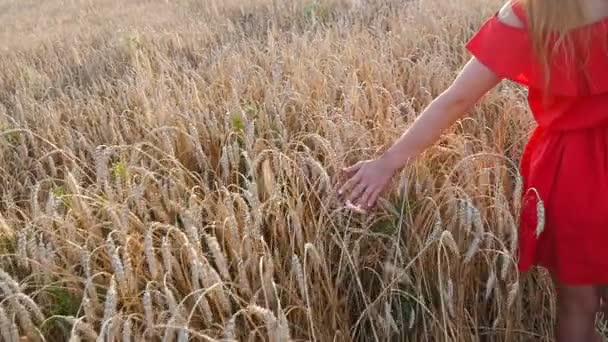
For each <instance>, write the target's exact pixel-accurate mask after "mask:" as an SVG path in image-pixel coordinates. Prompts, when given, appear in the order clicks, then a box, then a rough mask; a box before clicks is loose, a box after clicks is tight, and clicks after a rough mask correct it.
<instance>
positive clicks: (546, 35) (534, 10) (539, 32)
mask: <svg viewBox="0 0 608 342" xmlns="http://www.w3.org/2000/svg"><path fill="white" fill-rule="evenodd" d="M515 1H520V2H521V3H522V4H523V6H524V8H525V10H526V14H527V20H528V30H529V32H530V36H531V38H532V46H533V49H534V52H535V53H536V56H537V58H538V61H539V63H540V65H541V66H542V67H543V70H544V75H543V76H544V80H545V86H548V84H549V79H550V77H551V75H550V70H551V65H552V62H553V58H554V56H555V55H556V54H557V53H558V52H560V53H565V56H566V58H567V62H568V63H574V64H576V65H575V67H577V68H582V67H583V65H584V63H585V60H586V57H585V56H583V55H581V53H584V51H582V50H586V49H580V47H581V45H579V44H581V43H583V44H584V43H589V41H588V40H586V38H587V37H588V36H589V35H588V34H586V32H584V31H585V30H582V31H581V30H578V28H579V27H581V26H583V25H584V24H585V23H586V18H585V15H584V12H583V8H582V5H581V3H580V0H515Z"/></svg>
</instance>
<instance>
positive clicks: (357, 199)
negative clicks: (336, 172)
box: [338, 158, 396, 208]
mask: <svg viewBox="0 0 608 342" xmlns="http://www.w3.org/2000/svg"><path fill="white" fill-rule="evenodd" d="M343 171H344V173H345V175H346V177H348V180H347V181H346V182H344V184H343V185H342V186H341V187H340V190H338V194H339V195H340V196H342V197H343V198H346V201H347V202H350V203H352V204H354V205H355V206H357V207H359V208H371V207H373V206H374V205H375V204H376V200H377V199H378V196H379V195H380V193H381V192H382V190H384V188H385V187H386V185H387V184H388V183H389V181H390V180H391V178H392V177H393V175H394V174H395V171H396V170H395V169H394V168H393V167H391V166H390V165H389V164H388V162H387V161H386V160H385V159H382V158H380V159H371V160H365V161H360V162H358V163H356V164H355V165H353V166H351V167H348V168H345V169H343Z"/></svg>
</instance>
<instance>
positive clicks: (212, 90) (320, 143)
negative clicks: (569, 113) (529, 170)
mask: <svg viewBox="0 0 608 342" xmlns="http://www.w3.org/2000/svg"><path fill="white" fill-rule="evenodd" d="M498 6H499V3H498V2H497V1H489V2H488V1H484V0H468V1H464V0H460V1H448V0H424V1H412V2H408V1H403V0H381V1H372V0H324V1H315V0H297V1H272V0H248V1H245V3H243V2H242V1H241V0H225V1H221V0H211V1H206V2H200V1H194V0H178V1H167V2H165V1H157V0H133V1H129V2H126V1H117V0H97V1H89V0H48V1H45V2H39V1H34V0H23V1H21V0H20V1H14V0H0V20H1V21H2V23H3V25H2V26H1V27H0V43H1V44H0V46H2V50H1V52H0V131H1V133H0V174H1V177H0V179H1V182H0V195H1V198H2V200H1V201H0V207H1V209H2V210H1V214H2V216H1V218H0V253H1V258H0V266H1V267H2V269H3V270H4V271H2V272H0V278H2V280H1V281H0V285H1V286H0V290H1V291H0V332H1V333H2V334H1V336H2V337H3V338H4V339H6V340H11V339H15V338H14V336H16V335H20V336H28V337H29V340H30V341H40V340H43V339H44V340H47V341H63V340H68V339H69V340H70V341H78V340H83V341H91V340H95V339H97V340H98V341H99V340H113V339H114V340H123V341H126V340H130V339H133V340H142V339H144V338H145V339H146V340H151V341H154V340H167V341H173V340H178V341H186V340H188V339H190V340H195V341H199V340H200V341H210V340H216V339H217V340H222V339H223V340H233V339H236V340H244V341H254V340H269V341H285V340H287V339H292V340H294V341H296V340H298V341H301V340H318V341H354V340H356V341H374V340H377V341H387V340H407V341H528V340H545V341H548V340H550V339H551V327H552V324H553V316H552V311H551V309H552V306H553V300H552V296H551V290H550V287H549V283H548V281H547V279H546V277H544V275H542V274H537V273H533V274H531V275H529V276H528V275H526V276H525V277H521V276H520V275H519V274H518V273H517V272H516V269H515V265H514V259H513V255H514V253H515V251H516V248H517V243H516V224H517V221H518V219H517V216H516V215H514V214H513V213H515V212H517V208H516V207H517V206H518V204H517V201H515V200H513V198H514V197H517V196H513V192H514V189H515V188H516V186H515V184H516V183H517V179H518V176H517V168H516V164H517V161H518V158H519V154H520V151H521V148H522V144H523V142H524V141H525V138H526V136H527V133H528V131H529V128H530V126H531V122H530V119H529V116H528V113H527V111H526V109H525V106H524V102H523V100H524V97H523V96H522V94H521V92H520V90H519V89H518V88H516V87H514V86H513V85H510V84H504V85H502V86H501V87H500V88H499V89H497V90H496V91H494V92H493V93H492V94H489V95H488V96H487V97H486V98H485V99H484V100H483V103H482V104H480V105H479V106H478V107H477V108H476V109H475V112H474V113H471V114H472V116H471V118H469V119H466V120H463V121H462V122H460V123H459V124H458V125H456V126H455V127H454V128H453V129H451V130H450V132H448V133H447V134H446V136H445V137H444V139H443V140H442V141H441V143H440V144H438V145H437V146H435V147H433V148H431V149H430V150H429V151H427V152H426V153H425V154H424V156H422V157H421V158H420V159H419V160H418V161H417V162H416V163H415V164H414V165H412V166H411V167H409V168H408V169H407V170H404V171H403V173H401V174H400V175H399V177H397V178H396V179H395V184H394V186H393V187H392V188H391V190H390V191H389V192H387V193H386V194H385V196H384V201H383V202H382V205H381V206H380V207H379V208H378V210H377V211H375V212H373V213H371V214H368V215H361V214H357V213H352V212H349V211H347V210H344V209H343V208H342V207H341V205H340V203H338V202H337V200H336V198H335V196H334V193H333V188H334V184H335V183H336V181H337V180H338V179H337V177H338V170H339V169H340V168H341V167H342V166H343V165H345V164H348V163H350V162H352V161H354V160H356V159H359V158H363V157H369V156H372V155H374V153H375V152H376V151H377V150H378V149H379V148H381V146H383V145H385V144H387V143H389V142H390V141H392V140H393V139H395V138H396V137H397V136H398V135H399V134H400V132H402V131H403V129H404V128H405V127H407V125H408V124H409V123H410V122H411V121H412V120H413V119H414V117H415V116H416V115H417V113H418V112H419V111H420V110H421V109H422V108H423V106H424V105H425V104H427V103H428V102H429V101H430V100H431V99H432V97H433V96H434V95H436V94H438V93H439V92H440V91H442V90H443V89H444V88H445V87H446V86H447V85H448V84H449V82H450V81H451V79H452V78H453V76H454V75H455V72H456V71H457V70H458V68H459V67H460V66H461V65H462V64H463V63H464V61H465V60H466V58H467V57H468V55H467V53H466V52H465V50H464V48H463V43H464V41H465V40H466V39H467V38H468V37H470V35H471V34H472V33H473V31H474V30H475V29H476V28H477V27H478V26H479V25H480V23H481V22H482V21H483V20H484V19H485V18H486V17H487V16H488V15H490V14H491V13H492V12H494V11H495V10H496V8H498ZM515 192H517V191H515Z"/></svg>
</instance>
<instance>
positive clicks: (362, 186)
mask: <svg viewBox="0 0 608 342" xmlns="http://www.w3.org/2000/svg"><path fill="white" fill-rule="evenodd" d="M367 188H368V186H367V184H366V183H365V182H361V183H359V184H358V185H357V187H356V188H355V189H354V190H353V191H352V192H351V193H350V196H348V200H349V201H350V202H352V203H353V204H355V205H356V204H358V203H359V199H360V198H361V195H363V194H364V193H365V190H366V189H367Z"/></svg>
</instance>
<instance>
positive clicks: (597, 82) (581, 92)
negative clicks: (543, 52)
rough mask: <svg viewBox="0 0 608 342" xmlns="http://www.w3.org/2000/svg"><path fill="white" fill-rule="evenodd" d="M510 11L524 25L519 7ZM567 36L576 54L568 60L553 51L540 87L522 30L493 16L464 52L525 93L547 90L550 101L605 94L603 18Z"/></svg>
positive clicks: (607, 68)
mask: <svg viewBox="0 0 608 342" xmlns="http://www.w3.org/2000/svg"><path fill="white" fill-rule="evenodd" d="M513 12H514V13H515V14H516V15H517V16H518V17H519V18H520V19H521V20H522V22H523V23H524V26H526V25H527V21H526V17H525V11H524V9H523V8H522V7H521V5H514V6H513ZM571 34H572V37H573V39H574V44H575V49H574V50H575V51H574V53H575V54H576V55H575V56H574V58H573V56H572V54H569V53H568V52H567V51H565V50H559V51H558V53H556V55H554V56H553V58H552V60H551V63H550V66H549V71H550V74H549V77H548V81H549V82H548V84H547V85H546V88H545V77H543V73H544V68H543V67H542V66H541V65H540V63H539V62H538V59H537V58H536V54H535V53H534V51H533V49H532V40H531V39H530V36H529V33H528V29H527V28H526V27H523V28H519V27H513V26H510V25H508V24H505V23H504V22H502V21H501V20H499V19H498V16H497V15H494V16H492V17H490V18H489V19H488V20H487V21H486V22H485V23H484V24H483V25H482V26H481V28H480V29H479V31H478V32H477V33H475V35H474V36H473V37H472V38H471V39H470V40H469V41H468V42H467V44H466V48H467V50H469V51H470V52H471V54H473V56H475V57H476V58H477V60H479V61H480V62H481V63H482V64H484V65H485V66H486V67H488V68H489V69H490V70H492V71H493V72H494V73H496V74H497V75H498V76H499V77H501V78H504V79H509V80H512V81H514V82H517V83H519V84H522V85H524V86H527V87H529V88H531V89H536V90H543V89H544V90H547V93H548V94H549V95H552V96H588V95H597V94H606V93H608V57H607V56H608V18H607V19H605V20H603V21H599V22H596V23H593V24H590V25H586V26H583V27H581V28H578V29H575V30H573V31H572V32H571ZM585 42H587V45H585ZM573 61H574V62H573Z"/></svg>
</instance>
